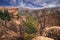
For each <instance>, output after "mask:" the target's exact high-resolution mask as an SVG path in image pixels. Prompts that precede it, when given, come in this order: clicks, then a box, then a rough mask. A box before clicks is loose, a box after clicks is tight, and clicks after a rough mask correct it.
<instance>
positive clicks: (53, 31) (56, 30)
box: [43, 26, 60, 40]
mask: <svg viewBox="0 0 60 40" xmlns="http://www.w3.org/2000/svg"><path fill="white" fill-rule="evenodd" d="M43 36H45V37H49V38H53V39H54V40H60V27H59V26H53V27H49V28H45V30H44V32H43Z"/></svg>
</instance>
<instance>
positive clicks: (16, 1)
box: [0, 0, 60, 8]
mask: <svg viewBox="0 0 60 40" xmlns="http://www.w3.org/2000/svg"><path fill="white" fill-rule="evenodd" d="M0 6H15V7H17V6H18V7H29V8H48V7H59V6H60V0H0Z"/></svg>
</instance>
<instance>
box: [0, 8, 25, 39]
mask: <svg viewBox="0 0 60 40" xmlns="http://www.w3.org/2000/svg"><path fill="white" fill-rule="evenodd" d="M6 10H8V11H7V12H8V14H9V16H10V17H11V19H10V20H9V21H8V20H7V19H5V20H3V19H2V18H0V40H24V26H23V22H22V20H21V19H20V18H18V9H17V8H8V9H6Z"/></svg>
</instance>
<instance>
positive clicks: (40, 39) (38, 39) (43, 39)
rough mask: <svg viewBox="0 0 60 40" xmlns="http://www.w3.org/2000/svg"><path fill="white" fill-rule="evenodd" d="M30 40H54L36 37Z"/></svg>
mask: <svg viewBox="0 0 60 40" xmlns="http://www.w3.org/2000/svg"><path fill="white" fill-rule="evenodd" d="M32 40H54V39H52V38H48V37H43V36H38V37H35V38H33V39H32Z"/></svg>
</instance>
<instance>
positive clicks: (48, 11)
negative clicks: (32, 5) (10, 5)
mask: <svg viewBox="0 0 60 40" xmlns="http://www.w3.org/2000/svg"><path fill="white" fill-rule="evenodd" d="M57 11H59V12H60V7H52V8H44V9H29V8H19V13H27V14H31V15H33V14H35V15H36V16H40V15H43V14H51V13H57Z"/></svg>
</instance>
